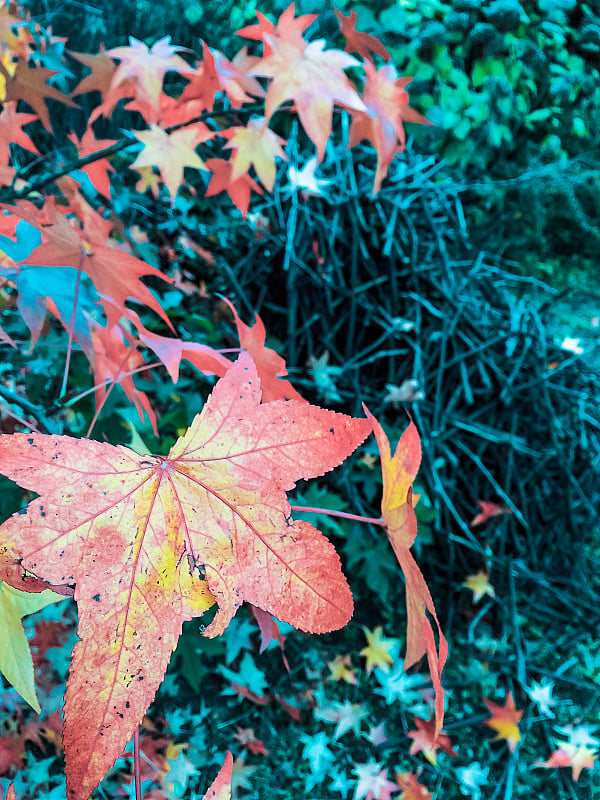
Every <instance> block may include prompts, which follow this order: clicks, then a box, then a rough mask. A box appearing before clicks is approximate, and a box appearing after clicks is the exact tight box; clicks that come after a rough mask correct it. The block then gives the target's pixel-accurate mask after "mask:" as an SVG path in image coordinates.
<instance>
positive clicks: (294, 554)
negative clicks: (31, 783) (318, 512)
mask: <svg viewBox="0 0 600 800" xmlns="http://www.w3.org/2000/svg"><path fill="white" fill-rule="evenodd" d="M260 401H261V389H260V380H259V378H258V374H257V371H256V367H255V365H254V362H253V361H252V358H251V357H250V356H249V355H248V354H245V353H244V354H242V355H241V356H240V357H239V359H238V360H237V361H236V362H235V364H234V365H233V366H232V367H231V368H230V369H229V370H228V371H227V373H226V375H225V376H224V377H223V378H222V379H221V380H220V381H219V382H218V383H217V385H216V386H215V388H214V390H213V393H212V395H211V396H210V398H209V399H208V401H207V403H206V405H205V407H204V409H203V411H202V413H201V414H199V415H198V416H197V417H196V418H195V420H194V421H193V423H192V425H191V426H190V428H189V429H188V431H187V432H186V433H185V435H184V436H182V437H181V438H180V439H179V440H178V441H177V442H176V443H175V445H174V446H173V447H172V448H171V450H170V452H169V454H168V456H167V457H166V458H165V457H161V456H151V455H140V454H138V453H135V452H134V451H133V450H130V449H129V448H126V447H123V446H118V447H115V446H113V445H110V444H106V443H101V442H95V441H90V440H86V439H73V438H71V437H68V436H44V435H41V434H37V435H36V434H31V435H29V434H22V433H17V434H12V435H6V436H1V437H0V472H2V473H4V474H5V475H7V476H8V477H10V478H11V479H12V480H14V481H15V482H16V483H18V484H19V485H20V486H22V487H23V488H27V489H29V490H31V491H34V492H37V493H38V494H39V495H40V497H39V498H38V499H36V500H34V501H32V502H31V503H30V504H29V506H28V509H27V513H26V514H15V515H13V516H12V517H11V518H10V519H9V520H7V522H5V523H4V524H3V525H2V526H1V527H0V578H3V579H5V580H7V582H11V583H14V582H15V576H14V558H15V554H16V557H17V559H20V563H21V567H22V568H24V569H26V570H27V571H28V572H31V573H33V574H34V575H36V576H38V578H43V579H44V580H46V581H49V582H50V583H51V584H53V585H60V584H67V583H75V584H76V588H75V599H76V600H77V603H78V607H79V627H78V635H79V637H80V639H81V641H79V642H77V644H76V645H75V647H74V649H73V657H72V662H71V670H70V675H69V682H68V686H67V692H66V697H65V708H64V714H65V727H64V744H65V754H66V770H67V787H68V792H67V794H68V797H69V800H84V798H87V797H88V796H89V794H90V793H91V792H92V791H93V789H94V788H95V787H96V786H97V784H98V783H99V782H100V780H101V779H102V778H103V776H104V774H105V773H106V772H107V770H108V769H109V768H110V767H111V766H112V764H113V763H114V761H115V759H116V758H117V757H118V756H119V754H120V753H121V751H122V750H123V747H124V746H125V744H126V743H127V742H128V741H129V739H130V738H131V734H132V732H133V730H134V729H135V726H136V725H137V724H138V723H139V721H140V720H141V718H142V716H143V714H144V713H145V711H146V709H147V708H148V706H149V704H150V702H151V701H152V699H153V697H154V694H155V693H156V690H157V688H158V686H159V684H160V682H161V680H162V678H163V675H164V672H165V669H166V667H167V664H168V662H169V659H170V657H171V653H172V652H173V650H174V648H175V645H176V644H177V639H178V637H179V634H180V632H181V626H182V623H183V622H184V621H185V620H187V619H191V618H192V617H197V616H200V615H202V614H203V613H204V611H205V610H206V609H208V608H209V607H210V606H211V605H213V603H214V602H215V600H216V602H217V603H218V611H217V613H216V615H215V618H214V620H213V621H212V622H211V623H210V625H209V626H208V627H207V628H206V631H205V634H206V635H208V636H216V635H219V634H221V633H222V632H223V631H224V630H225V628H226V627H227V624H228V623H229V621H230V619H231V618H232V617H233V615H234V614H235V612H236V610H237V608H238V607H239V606H240V605H241V604H242V602H243V601H244V600H247V601H248V602H250V603H252V604H253V605H255V606H258V607H259V608H262V609H264V610H265V611H268V612H269V613H271V614H274V615H275V616H276V617H277V618H278V619H280V620H282V621H285V622H288V623H289V624H291V625H294V626H295V627H298V628H301V629H303V630H306V631H310V632H326V631H330V630H334V629H336V628H339V627H342V626H343V625H345V624H346V622H347V621H348V620H349V618H350V616H351V614H352V607H353V604H352V595H351V593H350V589H349V587H348V584H347V582H346V579H345V578H344V576H343V574H342V572H341V568H340V561H339V558H338V555H337V553H336V552H335V549H334V548H333V546H332V545H331V544H330V543H329V541H327V539H326V538H325V537H324V536H323V535H322V534H321V533H320V532H319V531H318V530H317V529H316V528H314V527H313V526H312V525H310V524H309V523H307V522H296V521H294V520H292V519H291V517H290V512H291V509H290V506H289V503H288V500H287V497H286V494H285V493H286V491H289V490H290V489H293V488H294V486H295V482H296V481H297V480H299V479H300V478H304V479H307V478H312V477H316V476H317V475H322V474H323V473H325V472H327V471H328V470H330V469H333V467H335V466H337V465H338V464H339V463H340V462H341V461H343V460H344V458H346V456H348V455H349V454H350V453H351V452H352V451H353V450H354V449H355V448H356V447H357V446H358V445H359V444H360V443H361V442H362V441H363V439H364V438H365V437H366V436H367V435H368V433H369V432H370V431H371V423H370V421H369V420H366V419H363V420H358V419H352V418H351V417H347V416H345V415H343V414H337V413H334V412H332V411H327V410H325V409H321V408H318V407H315V406H311V405H309V404H308V403H305V402H301V401H297V400H276V401H273V402H270V403H264V404H261V402H260ZM7 554H8V556H9V558H8V561H7ZM11 559H12V563H11ZM3 561H4V563H7V564H9V565H10V569H9V568H8V567H5V568H4V569H3V568H2V564H3Z"/></svg>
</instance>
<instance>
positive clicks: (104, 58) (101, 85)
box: [68, 47, 117, 97]
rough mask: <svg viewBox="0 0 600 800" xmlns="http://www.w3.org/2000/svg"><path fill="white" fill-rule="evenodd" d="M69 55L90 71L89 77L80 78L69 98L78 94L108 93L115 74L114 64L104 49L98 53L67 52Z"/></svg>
mask: <svg viewBox="0 0 600 800" xmlns="http://www.w3.org/2000/svg"><path fill="white" fill-rule="evenodd" d="M68 52H69V55H70V56H73V58H74V59H75V60H76V61H79V62H80V63H81V64H85V66H86V67H90V69H91V70H92V71H91V72H90V74H89V75H86V76H85V78H82V79H81V80H80V81H79V83H78V84H77V86H76V87H75V88H74V89H73V91H72V92H71V97H77V95H80V94H87V93H88V92H100V93H101V94H104V92H106V91H108V88H109V86H110V83H111V81H112V78H113V75H114V74H115V72H116V69H117V67H116V65H115V62H114V61H113V60H112V58H111V57H110V56H108V55H107V54H106V52H105V51H104V48H103V47H101V48H100V52H99V53H94V54H92V53H76V52H75V51H73V50H69V51H68Z"/></svg>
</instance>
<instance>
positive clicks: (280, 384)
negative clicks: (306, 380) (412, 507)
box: [222, 297, 304, 401]
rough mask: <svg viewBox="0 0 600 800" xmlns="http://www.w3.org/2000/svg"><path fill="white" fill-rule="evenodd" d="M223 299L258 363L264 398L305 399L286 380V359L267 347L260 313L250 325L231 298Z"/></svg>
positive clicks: (241, 342) (246, 347)
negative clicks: (240, 315) (245, 321)
mask: <svg viewBox="0 0 600 800" xmlns="http://www.w3.org/2000/svg"><path fill="white" fill-rule="evenodd" d="M222 300H223V302H224V303H226V305H227V306H229V308H230V309H231V311H232V312H233V317H234V319H235V324H236V327H237V330H238V336H239V337H240V344H241V346H242V347H243V348H244V350H246V352H248V353H250V355H251V356H252V358H253V360H254V363H255V364H256V368H257V370H258V374H259V375H260V383H261V386H262V391H263V399H264V400H267V401H268V400H303V399H304V398H303V397H302V395H301V394H300V393H299V392H297V391H296V389H294V387H293V386H292V384H291V383H290V382H289V381H286V380H284V379H285V376H286V375H287V369H286V366H285V361H284V359H283V358H282V357H281V356H280V355H279V353H276V352H275V350H272V349H271V348H270V347H265V341H266V338H267V332H266V330H265V326H264V323H263V321H262V319H261V318H260V317H259V316H258V314H257V315H256V322H255V323H254V325H252V326H251V327H250V326H248V325H246V324H245V323H243V322H242V320H241V319H240V318H239V316H238V313H237V311H236V310H235V306H234V305H233V303H232V302H231V301H230V300H228V299H227V298H226V297H223V298H222Z"/></svg>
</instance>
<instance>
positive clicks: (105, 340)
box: [91, 325, 158, 436]
mask: <svg viewBox="0 0 600 800" xmlns="http://www.w3.org/2000/svg"><path fill="white" fill-rule="evenodd" d="M91 335H92V343H93V353H91V362H92V368H93V370H94V380H95V383H96V390H95V392H94V394H95V399H96V410H98V409H99V408H101V407H102V405H103V403H104V400H105V397H106V395H107V392H108V391H109V390H110V389H109V388H108V386H107V384H111V385H112V383H118V384H119V386H121V387H122V389H123V391H124V392H125V394H126V395H127V398H128V399H129V401H130V402H131V403H133V404H134V406H135V408H136V410H137V412H138V415H139V417H140V419H141V420H142V421H143V420H144V411H145V412H146V413H147V414H148V418H149V420H150V423H151V425H152V429H153V431H154V433H155V435H156V436H158V429H157V427H156V414H155V413H154V410H153V408H152V406H151V405H150V400H149V398H148V395H147V394H146V393H145V392H142V391H140V389H138V388H137V386H136V385H135V383H134V382H133V375H132V374H131V373H132V372H133V370H135V369H137V368H138V367H140V366H141V365H142V364H143V363H144V358H143V356H142V355H141V353H140V352H139V351H138V350H137V347H136V344H137V343H136V342H135V340H134V339H133V337H132V336H129V335H128V334H127V333H126V332H125V331H124V330H123V328H122V327H121V326H120V325H114V326H113V327H110V328H109V327H107V328H102V327H101V326H100V325H93V326H92V328H91ZM127 373H130V374H127Z"/></svg>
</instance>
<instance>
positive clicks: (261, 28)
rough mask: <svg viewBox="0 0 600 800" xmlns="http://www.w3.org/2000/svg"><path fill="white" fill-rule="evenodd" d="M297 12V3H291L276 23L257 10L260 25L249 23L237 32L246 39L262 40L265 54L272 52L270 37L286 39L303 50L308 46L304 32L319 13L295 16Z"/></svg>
mask: <svg viewBox="0 0 600 800" xmlns="http://www.w3.org/2000/svg"><path fill="white" fill-rule="evenodd" d="M295 13H296V4H295V3H291V4H290V5H289V6H288V7H287V8H286V9H285V11H284V12H283V13H282V14H281V16H280V17H279V20H278V21H277V25H274V24H273V23H272V22H271V20H270V19H268V17H265V15H264V14H261V12H260V11H257V12H256V16H257V17H258V25H247V26H246V27H245V28H241V29H240V30H239V31H236V33H237V35H238V36H244V37H245V38H246V39H254V40H255V41H259V42H260V41H262V42H263V44H264V45H265V47H264V53H263V55H265V56H267V55H269V54H270V53H271V44H270V41H269V38H268V37H271V38H276V39H284V40H285V41H287V42H289V43H290V44H292V45H294V46H295V47H297V48H298V49H300V50H303V49H304V47H305V46H306V40H305V39H304V37H303V35H302V34H303V33H304V31H305V30H306V29H307V28H308V26H309V25H311V24H312V23H313V22H314V21H315V20H316V18H317V17H318V14H301V15H300V16H299V17H296V16H294V15H295ZM265 34H267V36H265Z"/></svg>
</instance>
